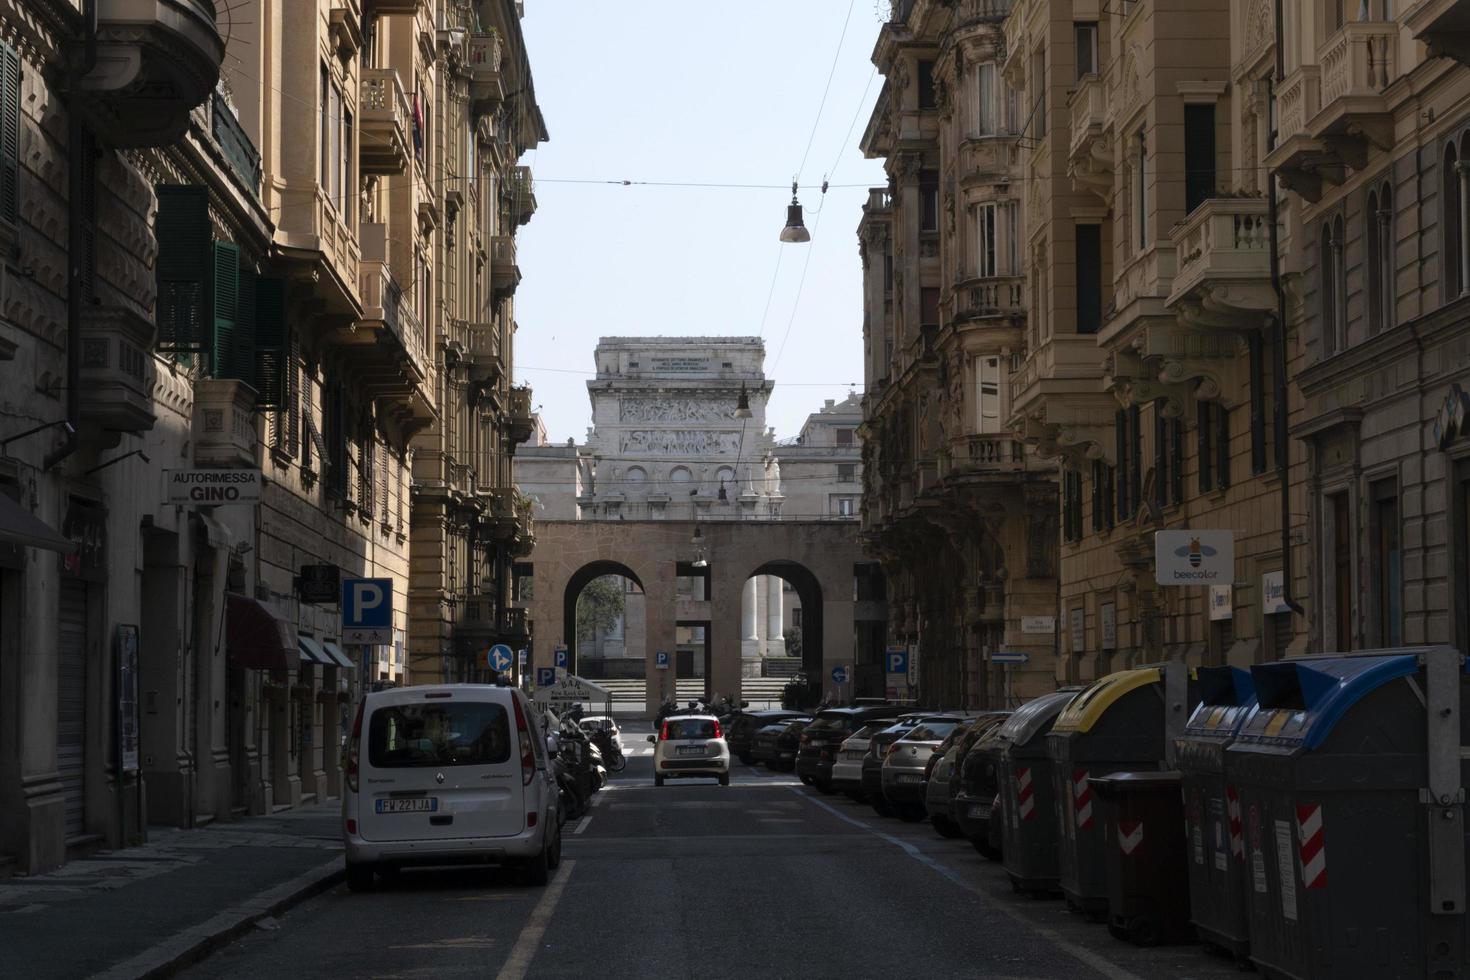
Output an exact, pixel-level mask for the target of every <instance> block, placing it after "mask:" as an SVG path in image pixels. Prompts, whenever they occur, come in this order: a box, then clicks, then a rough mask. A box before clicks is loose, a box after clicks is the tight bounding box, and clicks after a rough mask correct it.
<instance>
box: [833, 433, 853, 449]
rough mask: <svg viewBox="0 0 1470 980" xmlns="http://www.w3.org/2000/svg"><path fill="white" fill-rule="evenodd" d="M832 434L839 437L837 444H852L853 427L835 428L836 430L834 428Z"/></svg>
mask: <svg viewBox="0 0 1470 980" xmlns="http://www.w3.org/2000/svg"><path fill="white" fill-rule="evenodd" d="M832 434H833V436H835V437H836V439H837V445H839V446H851V445H852V430H851V429H835V430H833V433H832Z"/></svg>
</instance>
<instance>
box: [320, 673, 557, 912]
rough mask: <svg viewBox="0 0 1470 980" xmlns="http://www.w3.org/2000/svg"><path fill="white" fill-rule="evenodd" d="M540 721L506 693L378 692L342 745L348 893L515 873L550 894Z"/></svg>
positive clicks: (452, 689) (444, 687) (552, 805)
mask: <svg viewBox="0 0 1470 980" xmlns="http://www.w3.org/2000/svg"><path fill="white" fill-rule="evenodd" d="M539 719H540V713H539V712H538V711H537V710H536V708H535V706H534V705H533V704H532V703H531V701H530V699H529V698H527V697H526V696H525V695H524V694H523V693H521V692H520V691H518V690H516V689H515V688H513V687H496V686H492V685H483V684H439V685H425V686H422V687H400V688H395V689H392V690H386V691H375V692H373V693H370V694H368V695H367V696H366V697H364V698H363V700H362V702H361V703H360V704H359V705H358V706H357V719H356V720H355V721H354V722H353V723H352V736H351V738H350V740H349V741H348V747H347V766H346V771H345V776H346V778H345V780H344V782H345V784H346V785H345V788H344V790H343V793H342V833H343V837H344V839H345V841H346V845H347V884H348V887H350V888H351V889H352V890H354V891H360V890H362V889H365V888H368V887H370V886H371V885H372V882H373V874H374V872H375V871H390V872H391V871H395V870H397V869H398V868H402V867H405V866H408V865H420V866H422V865H444V864H461V863H488V864H502V865H514V866H518V867H519V868H520V869H521V870H522V872H523V874H524V875H525V878H526V880H527V881H528V882H529V883H531V884H545V883H546V880H547V878H548V876H549V874H550V872H551V870H552V869H554V868H555V867H556V866H557V865H558V864H560V863H561V813H560V802H559V798H558V794H557V785H556V777H555V775H554V774H553V773H552V771H551V768H550V765H549V763H548V757H547V735H546V733H545V732H544V731H542V728H541V723H540V720H539Z"/></svg>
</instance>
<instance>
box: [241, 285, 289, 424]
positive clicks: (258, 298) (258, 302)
mask: <svg viewBox="0 0 1470 980" xmlns="http://www.w3.org/2000/svg"><path fill="white" fill-rule="evenodd" d="M288 333H289V329H288V327H287V325H286V283H285V280H283V279H273V278H270V277H268V276H260V277H258V278H256V280H255V336H254V338H253V347H254V349H255V355H254V374H255V392H256V395H255V398H256V404H257V405H258V406H260V407H262V408H282V407H284V406H285V404H286V367H287V363H288V360H289V354H290V344H289V343H288V337H287V334H288ZM247 377H248V375H247Z"/></svg>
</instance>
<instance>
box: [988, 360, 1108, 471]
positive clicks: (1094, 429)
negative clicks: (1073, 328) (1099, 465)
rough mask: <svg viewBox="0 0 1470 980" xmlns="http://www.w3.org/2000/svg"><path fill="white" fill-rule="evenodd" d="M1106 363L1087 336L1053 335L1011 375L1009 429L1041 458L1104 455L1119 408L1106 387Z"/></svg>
mask: <svg viewBox="0 0 1470 980" xmlns="http://www.w3.org/2000/svg"><path fill="white" fill-rule="evenodd" d="M1102 362H1103V353H1102V351H1101V350H1100V349H1099V348H1098V346H1097V338H1096V337H1094V336H1091V335H1088V334H1055V335H1053V336H1052V337H1051V339H1049V340H1047V341H1045V342H1044V343H1042V344H1040V345H1038V346H1037V348H1036V349H1035V350H1033V351H1031V352H1030V354H1029V355H1028V356H1027V357H1026V360H1025V361H1023V362H1022V364H1021V368H1020V370H1018V371H1016V372H1014V373H1013V374H1012V375H1011V417H1010V419H1009V421H1008V425H1009V426H1010V428H1011V429H1012V430H1013V431H1014V432H1016V433H1017V434H1019V435H1020V437H1021V438H1022V440H1024V441H1025V442H1026V443H1027V444H1028V445H1030V446H1033V447H1035V449H1036V451H1037V453H1038V454H1039V455H1042V456H1048V457H1049V456H1057V455H1070V456H1077V457H1081V456H1085V457H1086V458H1090V459H1095V458H1098V457H1099V456H1101V455H1102V454H1103V453H1104V452H1105V451H1106V450H1107V447H1108V446H1110V445H1111V440H1112V436H1113V424H1112V422H1113V412H1114V411H1116V410H1117V407H1118V405H1117V402H1116V401H1115V400H1114V399H1113V397H1112V396H1111V395H1109V394H1108V393H1107V392H1106V391H1104V390H1103V387H1102Z"/></svg>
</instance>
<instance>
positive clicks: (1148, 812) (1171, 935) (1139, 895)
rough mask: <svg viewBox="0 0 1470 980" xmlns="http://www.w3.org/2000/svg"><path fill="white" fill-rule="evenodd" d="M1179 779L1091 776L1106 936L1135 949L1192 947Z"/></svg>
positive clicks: (1118, 774)
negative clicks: (1105, 887) (1103, 879)
mask: <svg viewBox="0 0 1470 980" xmlns="http://www.w3.org/2000/svg"><path fill="white" fill-rule="evenodd" d="M1179 781H1180V780H1179V773H1178V772H1177V771H1169V772H1115V773H1113V774H1112V775H1111V776H1093V777H1091V778H1090V779H1089V780H1088V783H1089V785H1091V786H1092V788H1093V790H1095V791H1096V793H1097V796H1098V803H1099V804H1100V806H1099V817H1100V818H1101V820H1102V828H1103V840H1104V841H1105V842H1106V845H1105V847H1104V849H1103V867H1104V869H1105V872H1106V875H1107V882H1108V931H1109V932H1111V933H1112V934H1113V935H1115V936H1117V937H1118V938H1120V939H1127V940H1129V941H1130V942H1133V943H1137V944H1138V945H1140V946H1160V945H1165V944H1172V943H1192V942H1194V939H1195V935H1194V926H1193V925H1192V924H1191V923H1190V921H1189V872H1188V870H1187V869H1186V868H1185V859H1184V851H1185V843H1184V841H1185V838H1184V804H1183V801H1182V800H1181V798H1180V794H1179Z"/></svg>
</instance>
